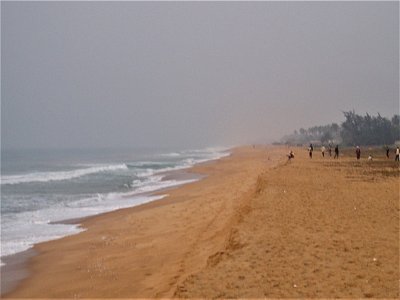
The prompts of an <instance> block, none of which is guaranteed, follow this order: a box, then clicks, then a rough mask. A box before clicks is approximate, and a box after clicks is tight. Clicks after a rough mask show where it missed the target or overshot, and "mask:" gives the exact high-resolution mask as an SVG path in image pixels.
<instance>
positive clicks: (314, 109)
mask: <svg viewBox="0 0 400 300" xmlns="http://www.w3.org/2000/svg"><path fill="white" fill-rule="evenodd" d="M1 67H2V68H1V85H2V87H1V88H2V90H1V141H2V147H3V148H54V147H55V148H70V147H71V148H86V147H203V146H211V145H232V144H245V143H253V142H262V143H265V142H268V141H273V140H275V139H279V138H280V137H281V136H282V135H284V134H286V133H290V132H292V131H293V130H294V129H298V128H300V127H305V128H306V127H309V126H313V125H323V124H327V123H331V122H338V123H340V122H341V121H342V120H343V119H344V118H343V115H342V112H341V111H342V110H351V109H355V111H356V112H357V113H360V114H364V113H366V112H368V113H370V114H374V115H376V114H377V113H378V112H379V113H381V115H382V116H386V117H391V116H392V115H393V114H394V113H398V112H399V3H398V2H395V1H394V2H249V3H246V2H203V3H201V2H4V1H2V2H1Z"/></svg>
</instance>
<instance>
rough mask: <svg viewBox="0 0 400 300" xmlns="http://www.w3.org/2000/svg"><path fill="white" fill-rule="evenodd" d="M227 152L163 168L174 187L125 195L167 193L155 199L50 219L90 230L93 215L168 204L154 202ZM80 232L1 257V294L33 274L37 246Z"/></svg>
mask: <svg viewBox="0 0 400 300" xmlns="http://www.w3.org/2000/svg"><path fill="white" fill-rule="evenodd" d="M226 152H229V154H228V155H226V156H223V157H222V158H218V159H211V160H209V161H205V162H200V163H198V164H195V165H193V166H192V167H189V168H184V169H178V170H171V171H164V172H161V173H159V175H164V177H163V179H162V180H161V181H167V180H177V181H182V183H181V184H177V185H174V186H171V187H164V188H160V189H157V190H155V191H151V192H142V193H139V194H134V195H132V196H125V197H126V198H128V197H139V196H148V197H153V196H164V197H163V198H161V199H156V200H152V201H150V202H145V203H142V204H138V205H134V206H131V207H125V208H119V209H116V210H111V211H107V212H103V213H99V214H95V215H89V216H85V217H79V218H72V219H65V220H60V221H56V222H50V223H49V224H64V225H76V226H78V227H80V228H84V230H87V229H88V228H87V227H85V226H84V225H83V224H84V223H86V222H90V221H91V220H92V219H93V218H94V219H96V218H98V217H100V218H101V217H102V216H105V215H107V214H110V213H111V214H112V213H115V212H118V211H120V210H125V209H134V211H135V212H140V211H142V210H147V209H151V208H153V207H158V206H163V205H167V204H169V203H171V202H168V201H166V202H165V204H162V203H154V202H158V201H163V200H165V198H167V197H168V194H165V192H167V191H169V190H173V189H177V188H180V187H182V186H184V185H187V184H191V183H194V182H197V181H200V180H202V179H203V178H205V177H206V176H207V175H206V174H200V173H196V172H193V171H192V169H193V168H195V167H197V166H205V165H207V164H212V163H213V162H216V161H218V160H220V159H224V158H225V157H229V156H230V155H231V149H227V150H226ZM186 180H193V181H192V182H185V181H186ZM134 211H132V212H134ZM80 233H81V232H78V233H75V234H72V235H66V236H63V237H60V238H58V239H53V240H49V241H44V242H40V243H36V244H34V245H33V246H32V247H31V248H29V249H27V250H24V251H22V252H17V253H14V254H11V255H7V256H3V257H2V260H3V263H4V265H3V266H0V270H1V274H2V278H3V276H4V278H5V279H4V281H3V279H2V281H1V289H0V296H1V297H4V295H7V294H9V293H11V292H13V291H14V290H16V289H17V288H18V286H19V285H20V284H21V282H22V281H23V280H24V279H26V278H28V277H29V276H30V275H31V273H32V272H31V271H30V270H29V261H30V259H32V258H33V257H35V256H36V255H37V254H38V250H36V247H37V245H39V244H42V243H48V242H53V241H57V240H60V239H63V238H66V237H70V236H74V235H78V234H80Z"/></svg>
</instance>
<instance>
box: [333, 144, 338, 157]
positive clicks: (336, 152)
mask: <svg viewBox="0 0 400 300" xmlns="http://www.w3.org/2000/svg"><path fill="white" fill-rule="evenodd" d="M333 158H339V145H336V147H335V156H334V157H333Z"/></svg>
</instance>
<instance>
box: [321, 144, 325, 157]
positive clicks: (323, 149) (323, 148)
mask: <svg viewBox="0 0 400 300" xmlns="http://www.w3.org/2000/svg"><path fill="white" fill-rule="evenodd" d="M321 153H322V157H325V146H322V147H321Z"/></svg>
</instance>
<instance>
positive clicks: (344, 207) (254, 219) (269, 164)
mask: <svg viewBox="0 0 400 300" xmlns="http://www.w3.org/2000/svg"><path fill="white" fill-rule="evenodd" d="M286 152H288V149H286V148H277V147H269V148H262V147H257V148H256V149H253V148H251V147H244V148H238V149H235V150H234V152H233V155H232V156H231V157H227V158H224V159H221V160H219V161H217V162H213V163H208V164H204V165H200V166H197V167H195V168H193V170H192V172H196V173H200V174H207V175H208V176H207V177H206V178H204V179H202V180H201V181H199V182H195V183H191V184H188V185H185V186H183V187H179V188H177V189H173V190H169V191H167V193H168V194H169V197H167V198H165V199H163V200H160V201H156V202H153V203H150V204H146V205H143V206H140V207H136V208H131V209H124V210H120V211H116V212H111V213H107V214H104V215H101V216H97V217H93V218H89V219H87V220H85V221H84V222H83V226H84V227H86V228H88V230H87V231H85V232H83V233H80V234H78V235H75V236H71V237H66V238H63V239H60V240H57V241H52V242H47V243H43V244H39V245H37V246H35V251H37V253H38V255H36V256H35V257H33V258H31V259H30V261H29V264H28V269H29V271H30V272H31V274H32V276H30V277H29V278H27V279H26V280H24V281H23V282H22V284H21V285H20V286H19V287H18V288H17V289H16V290H15V291H14V292H12V293H9V294H7V295H5V296H7V297H19V298H23V297H25V298H26V297H42V298H43V297H46V298H56V297H59V298H61V297H63V298H74V297H82V298H111V297H113V298H127V297H129V298H138V297H140V298H154V297H167V298H168V297H188V298H197V297H207V298H211V297H224V298H237V297H244V298H264V297H274V298H284V297H290V298H296V297H317V298H322V297H329V298H332V297H346V298H364V297H377V298H382V297H385V298H399V280H400V275H399V167H398V164H396V163H395V162H394V161H392V160H390V161H388V160H385V159H384V158H383V157H382V158H378V159H376V158H375V160H374V161H373V162H368V161H366V160H365V159H364V160H363V161H360V162H355V160H354V158H353V157H351V158H350V157H344V158H340V159H339V160H333V158H325V159H322V158H321V157H320V155H319V153H316V154H315V155H314V158H313V159H312V160H310V159H308V157H307V156H308V155H307V153H306V150H304V149H296V150H295V153H296V157H295V159H294V160H293V161H291V162H289V163H287V162H286V158H285V154H286ZM382 154H383V153H382Z"/></svg>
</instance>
